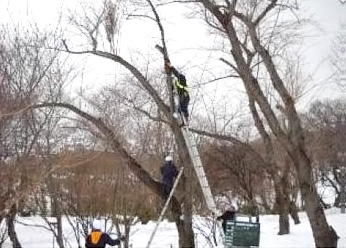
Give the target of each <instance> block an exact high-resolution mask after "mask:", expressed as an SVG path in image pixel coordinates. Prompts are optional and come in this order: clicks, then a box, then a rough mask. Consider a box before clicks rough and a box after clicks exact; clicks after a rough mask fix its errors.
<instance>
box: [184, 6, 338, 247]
mask: <svg viewBox="0 0 346 248" xmlns="http://www.w3.org/2000/svg"><path fill="white" fill-rule="evenodd" d="M180 2H191V1H180ZM193 2H195V3H196V4H198V5H199V6H202V8H203V13H204V16H205V20H206V21H207V23H208V24H209V25H210V26H211V27H212V28H213V29H214V30H217V31H218V32H220V33H221V35H222V36H223V37H224V38H225V39H226V40H227V41H228V42H229V44H230V47H229V48H228V49H229V51H230V52H229V53H228V55H229V56H230V59H232V61H231V62H230V61H228V60H226V59H225V58H223V59H222V60H223V61H224V62H225V63H226V64H227V65H228V66H229V68H230V70H232V71H235V72H236V73H237V74H238V75H239V77H240V79H241V81H242V82H243V85H244V87H245V90H246V93H247V95H248V97H249V99H250V100H251V101H253V102H254V103H255V104H256V105H257V106H258V109H259V110H260V111H261V114H262V115H263V118H264V120H265V121H266V122H267V124H268V127H269V128H270V131H271V132H272V134H273V135H274V136H275V137H276V139H277V140H278V141H279V142H280V144H281V145H282V146H283V147H284V148H285V150H286V152H287V154H288V155H289V157H290V159H291V160H292V162H293V164H294V167H295V170H296V173H297V176H298V179H299V185H300V190H301V194H302V197H303V199H304V200H305V204H306V205H305V207H306V211H307V215H308V218H309V221H310V224H311V228H312V230H313V236H314V240H315V244H316V247H326V246H328V247H336V246H337V235H335V231H334V230H333V229H332V228H331V227H330V226H329V225H328V223H327V220H326V217H325V214H324V211H323V208H322V206H321V204H320V201H319V196H318V194H317V191H316V186H315V184H314V180H313V174H312V172H313V171H312V163H311V160H310V158H309V156H308V154H307V149H306V144H305V141H304V133H303V129H302V124H301V120H300V117H299V115H298V113H297V110H296V107H295V99H294V98H293V97H292V94H291V93H290V92H289V90H288V88H287V84H286V83H285V81H284V78H283V77H282V74H281V71H280V69H279V68H280V67H279V65H278V63H279V62H280V61H279V60H278V58H277V57H276V55H277V54H276V52H277V51H279V50H278V49H277V45H279V46H282V45H283V44H286V45H287V42H288V41H289V38H288V37H291V38H295V37H297V36H296V35H295V34H294V33H292V32H291V33H288V32H289V31H292V29H288V28H287V27H288V26H287V25H288V23H287V22H286V23H284V24H281V25H279V26H278V25H275V23H276V20H277V18H273V14H274V15H276V16H279V14H278V13H279V12H281V11H284V10H288V11H292V12H294V11H295V10H296V9H297V8H298V6H297V3H296V2H295V1H278V0H272V1H269V2H260V1H241V2H240V1H236V0H234V1H228V0H225V1H218V2H217V3H216V2H215V1H209V0H196V1H193ZM273 20H274V21H273ZM268 21H269V23H271V24H272V25H270V24H269V23H268ZM296 24H299V21H297V22H296ZM290 25H291V27H292V26H293V25H294V24H293V23H292V22H291V23H290ZM268 27H274V29H272V31H271V32H269V33H268V32H267V31H268ZM297 27H298V26H297ZM283 30H285V32H286V33H284V32H283ZM268 34H269V35H268ZM287 35H290V36H287ZM257 58H258V59H257ZM258 63H260V64H259V65H260V67H261V70H262V71H263V72H265V73H267V75H268V80H261V79H260V78H258V77H257V73H256V72H257V71H256V70H254V68H255V69H256V67H254V65H256V64H258ZM261 75H262V74H261ZM263 75H264V74H263ZM265 79H267V77H265ZM265 83H266V84H265ZM265 85H267V86H270V87H272V88H273V90H274V91H275V94H276V98H277V103H278V104H279V106H280V107H281V109H282V110H283V113H284V115H285V117H286V119H287V129H284V128H283V126H282V125H281V123H280V121H279V119H278V115H277V113H276V111H275V107H274V106H272V105H271V103H270V99H269V98H268V97H267V96H266V95H265V94H264V91H265V88H264V87H265ZM287 130H289V132H287Z"/></svg>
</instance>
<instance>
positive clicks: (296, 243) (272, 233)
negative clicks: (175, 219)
mask: <svg viewBox="0 0 346 248" xmlns="http://www.w3.org/2000/svg"><path fill="white" fill-rule="evenodd" d="M326 215H327V219H328V223H329V224H330V225H332V226H333V227H334V229H335V230H336V232H337V233H338V235H339V236H340V239H339V242H338V247H346V214H341V213H340V209H335V208H334V209H330V210H327V211H326ZM300 218H301V222H302V223H301V224H299V225H294V224H293V222H292V223H291V234H289V235H282V236H278V235H277V232H278V216H277V215H263V216H261V217H260V223H261V235H260V247H262V248H264V247H273V248H280V247H287V248H288V247H289V248H298V247H299V248H307V247H314V242H313V238H312V232H311V228H310V225H309V222H308V220H307V217H306V214H305V213H300ZM198 219H199V218H198ZM18 220H19V221H20V222H23V223H26V224H37V225H44V222H43V221H42V219H40V218H38V217H26V218H19V219H18ZM198 222H199V223H198V226H199V228H198V229H197V228H196V239H197V242H198V243H197V248H207V247H210V246H209V245H208V242H207V241H206V239H205V238H204V236H205V235H203V234H202V232H201V230H200V229H203V227H202V228H201V223H200V221H198ZM154 227H155V223H154V222H149V223H148V224H146V225H141V224H137V225H135V226H134V227H132V232H131V237H130V243H131V244H132V248H142V247H146V245H147V243H148V240H149V237H150V235H151V233H152V231H153V230H154ZM16 230H17V233H18V236H19V239H20V241H21V243H22V245H23V247H25V248H48V247H49V248H50V247H57V245H56V243H53V237H52V234H51V233H49V231H47V230H46V229H44V228H43V227H32V226H27V225H23V224H20V223H18V224H17V226H16ZM64 230H65V235H66V240H67V241H68V243H67V245H66V247H73V248H75V247H77V243H76V241H75V238H74V233H73V231H72V229H71V227H69V224H68V223H67V222H66V223H64ZM177 235H178V234H177V231H176V229H175V225H174V224H173V223H170V222H167V221H166V220H165V221H163V222H161V223H160V225H159V228H158V231H157V233H156V235H155V237H154V240H153V242H152V245H151V246H150V247H152V248H165V247H167V248H171V247H172V248H174V247H178V239H177ZM3 247H4V248H9V247H11V245H10V243H9V242H5V245H4V246H3ZM218 247H222V246H218Z"/></svg>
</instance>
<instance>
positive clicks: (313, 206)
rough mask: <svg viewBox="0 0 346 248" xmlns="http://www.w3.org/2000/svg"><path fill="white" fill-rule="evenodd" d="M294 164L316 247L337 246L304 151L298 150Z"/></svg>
mask: <svg viewBox="0 0 346 248" xmlns="http://www.w3.org/2000/svg"><path fill="white" fill-rule="evenodd" d="M296 154H297V157H296V161H295V164H296V165H298V168H297V170H298V178H299V184H300V189H301V193H302V198H303V199H305V208H306V212H307V215H308V218H309V221H310V225H311V229H312V230H313V236H314V240H315V244H316V247H337V241H338V237H337V235H336V233H335V231H334V229H333V228H332V227H331V226H329V225H328V224H327V220H326V216H325V214H324V211H323V207H322V205H321V202H320V200H319V196H318V194H317V191H316V187H315V185H314V182H313V179H312V169H311V163H310V161H309V159H308V157H307V156H306V155H305V153H304V152H302V151H301V150H298V151H297V152H296Z"/></svg>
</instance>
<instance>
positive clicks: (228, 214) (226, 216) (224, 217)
mask: <svg viewBox="0 0 346 248" xmlns="http://www.w3.org/2000/svg"><path fill="white" fill-rule="evenodd" d="M216 219H217V220H222V228H223V230H224V231H226V224H227V221H228V220H235V211H231V210H227V211H225V212H224V213H223V214H222V215H221V216H219V217H217V218H216Z"/></svg>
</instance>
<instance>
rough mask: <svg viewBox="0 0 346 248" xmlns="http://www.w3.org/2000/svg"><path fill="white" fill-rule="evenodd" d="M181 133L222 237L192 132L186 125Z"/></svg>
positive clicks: (215, 209) (214, 205)
mask: <svg viewBox="0 0 346 248" xmlns="http://www.w3.org/2000/svg"><path fill="white" fill-rule="evenodd" d="M182 133H183V136H184V139H185V142H186V145H187V148H188V152H189V154H190V158H191V161H192V163H193V167H194V168H195V172H196V175H197V178H198V181H199V184H200V186H201V188H202V192H203V196H204V199H205V202H206V204H207V207H208V209H209V211H211V212H212V215H213V218H214V222H216V227H217V228H218V229H219V233H220V235H221V238H222V239H224V237H225V234H224V232H223V229H222V226H221V223H220V222H218V221H216V217H217V216H216V214H217V213H218V210H217V208H216V204H215V201H214V197H213V194H212V193H211V190H210V187H209V183H208V179H207V177H206V175H205V172H204V168H203V164H202V161H201V157H200V156H199V152H198V148H197V144H196V140H195V138H194V137H193V135H192V133H191V132H190V131H189V127H188V126H183V127H182Z"/></svg>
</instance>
